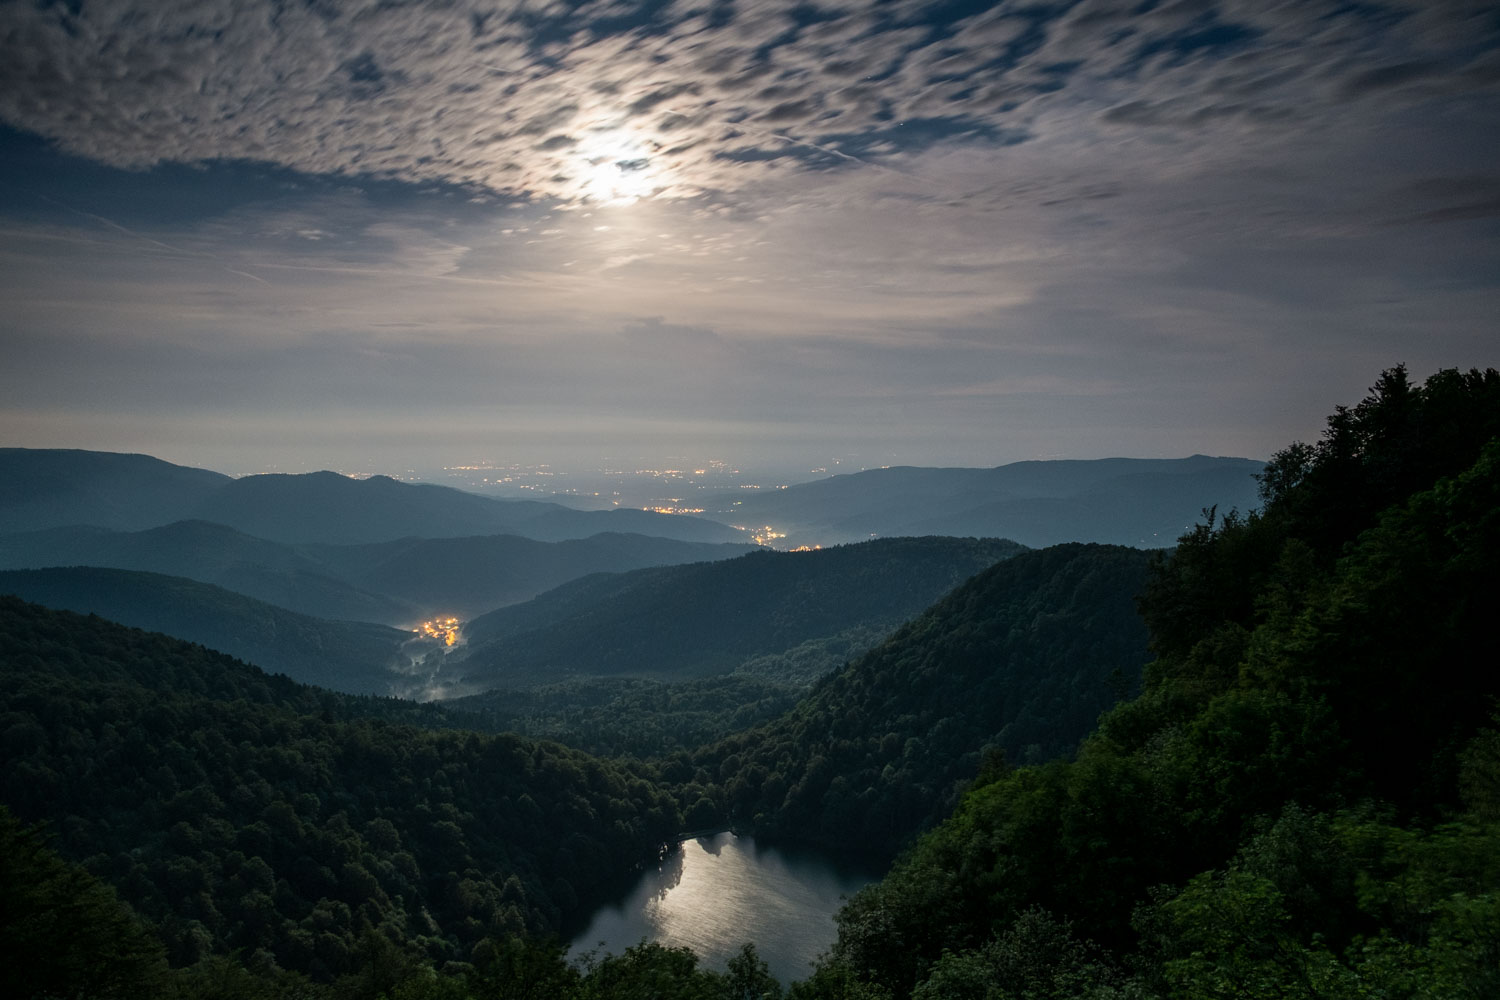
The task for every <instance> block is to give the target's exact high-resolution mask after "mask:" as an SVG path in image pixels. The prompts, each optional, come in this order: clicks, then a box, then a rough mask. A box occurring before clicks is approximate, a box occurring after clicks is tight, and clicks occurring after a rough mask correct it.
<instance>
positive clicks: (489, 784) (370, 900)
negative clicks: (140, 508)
mask: <svg viewBox="0 0 1500 1000" xmlns="http://www.w3.org/2000/svg"><path fill="white" fill-rule="evenodd" d="M364 708H371V709H374V710H375V711H376V712H377V714H380V713H381V712H387V714H392V715H397V716H399V713H398V712H396V711H395V709H387V708H386V703H383V702H379V701H374V700H367V699H354V698H343V697H340V696H336V695H330V694H329V693H327V692H319V691H316V690H313V689H308V688H303V687H301V686H300V685H296V684H294V683H292V682H290V681H288V680H286V679H285V678H278V677H268V676H266V675H265V674H263V673H261V672H260V671H258V670H255V669H254V668H252V667H247V666H245V665H243V664H240V663H238V662H237V661H234V660H230V659H229V658H227V657H224V656H222V655H220V654H216V653H211V652H209V651H207V650H205V649H203V648H202V647H198V646H189V645H187V644H185V643H181V642H178V641H176V640H171V639H168V638H166V637H165V636H160V635H151V634H147V633H142V632H138V631H135V630H132V629H125V628H122V627H119V626H115V625H111V624H109V623H107V622H104V621H102V620H99V619H97V618H81V617H79V616H76V615H71V614H67V613H64V612H49V611H46V610H44V609H41V608H38V607H36V606H34V605H26V604H23V603H21V602H19V601H16V600H14V599H11V598H5V599H0V738H3V739H4V740H5V743H6V754H7V758H6V760H7V764H6V767H5V769H4V771H3V772H0V801H3V802H5V803H7V804H9V805H10V806H11V808H13V809H14V810H15V811H16V812H17V814H18V815H20V816H22V817H23V818H25V819H27V820H39V819H46V820H49V821H50V822H51V823H52V824H53V826H54V828H55V829H56V830H57V831H58V846H59V849H60V850H62V851H63V853H64V854H65V855H66V856H69V857H72V858H75V859H80V860H83V861H84V862H85V863H86V864H87V867H88V868H89V870H90V871H91V872H93V873H95V874H96V875H99V876H102V877H106V878H108V879H109V880H110V881H112V882H113V883H114V884H115V885H116V886H118V887H119V889H120V892H121V894H122V895H123V896H124V897H125V898H126V899H127V900H128V901H129V902H130V903H131V905H132V906H134V907H135V909H136V910H137V911H138V912H139V913H140V914H141V915H142V916H143V917H145V918H146V919H148V920H149V921H151V922H152V923H153V924H155V925H156V927H157V929H158V932H159V934H160V935H161V937H162V939H163V940H164V941H165V943H166V945H167V948H168V953H169V956H170V958H171V960H172V961H173V962H174V964H179V965H190V964H192V963H194V962H197V961H198V960H200V959H202V958H204V957H207V956H209V955H213V954H224V953H228V952H230V951H232V950H240V951H241V952H242V953H243V954H244V955H245V956H246V961H247V962H250V963H251V964H252V965H255V966H256V967H258V968H259V967H264V968H266V969H271V970H274V969H276V968H278V967H279V968H284V969H290V970H297V971H301V972H305V973H307V974H309V975H311V976H312V977H313V978H315V979H318V980H322V981H328V980H331V979H333V978H334V977H336V976H338V975H339V974H342V973H351V972H354V971H356V970H361V971H362V974H366V975H373V974H375V973H376V972H378V971H379V970H380V969H382V968H387V971H386V972H385V973H380V974H381V975H382V976H384V979H383V980H382V981H381V982H377V983H375V984H374V985H373V986H371V987H370V988H368V989H364V990H363V992H364V993H367V994H370V995H372V996H373V994H374V993H378V992H383V991H385V990H386V989H387V988H388V987H389V986H390V984H391V983H394V982H395V981H397V980H398V979H400V978H401V976H402V975H404V973H403V972H402V969H403V968H405V966H404V965H403V963H407V964H409V962H410V960H411V959H412V958H423V957H425V958H427V959H430V960H432V961H434V962H438V963H441V962H444V961H447V960H451V959H458V958H462V957H464V956H465V955H466V954H467V952H468V951H469V950H470V949H471V948H472V947H473V946H474V945H475V944H476V943H477V942H479V941H480V940H481V939H483V938H484V937H486V936H491V935H501V936H508V935H515V934H520V933H526V932H531V933H545V932H547V931H551V930H555V928H556V927H557V926H558V924H559V921H560V920H561V918H562V916H563V914H564V911H565V910H572V909H574V908H575V907H576V906H577V905H578V903H579V900H580V898H587V897H588V896H589V894H590V893H591V892H596V891H599V890H600V888H601V887H602V886H603V885H604V884H605V883H606V882H608V881H611V880H612V879H613V878H614V877H615V876H616V875H617V874H618V872H620V871H622V870H625V869H628V868H629V867H630V866H631V864H633V863H634V862H635V861H636V860H638V859H639V858H641V857H642V856H646V855H648V854H650V853H651V852H653V851H654V850H655V849H656V846H657V845H658V844H660V843H662V842H663V841H666V840H669V839H671V838H672V837H673V835H674V834H675V833H676V832H677V831H678V830H679V829H681V824H682V817H681V815H680V813H679V811H678V809H677V806H676V803H675V801H674V799H673V798H672V797H671V796H670V795H669V794H668V793H667V792H665V791H663V790H661V789H660V788H658V787H656V786H655V785H653V784H652V783H650V781H649V780H648V778H649V777H650V775H649V772H632V771H631V770H629V769H627V768H625V767H623V766H621V765H617V764H611V763H606V762H602V761H599V760H597V759H595V758H592V757H588V756H586V755H584V754H582V753H579V752H576V751H571V750H566V749H564V748H562V747H560V746H557V745H556V744H541V743H533V742H529V741H526V740H523V739H520V738H518V737H515V736H509V735H495V736H485V735H480V734H477V733H473V732H461V731H452V730H449V731H431V730H422V729H416V728H413V727H410V726H406V725H400V724H393V723H391V722H388V721H385V720H383V719H380V718H370V717H367V716H364V715H362V714H360V712H361V710H362V709H364ZM413 711H420V710H417V709H413ZM390 942H396V944H394V945H392V944H390ZM393 948H394V951H392V949H393Z"/></svg>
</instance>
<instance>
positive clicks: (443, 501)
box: [0, 448, 745, 545]
mask: <svg viewBox="0 0 1500 1000" xmlns="http://www.w3.org/2000/svg"><path fill="white" fill-rule="evenodd" d="M190 519H196V520H203V521H211V522H213V523H215V524H222V525H227V526H228V527H231V528H235V529H237V530H239V531H242V532H244V533H245V534H248V535H253V536H255V537H257V538H264V539H268V540H270V541H275V542H284V543H288V544H298V543H304V542H323V543H334V544H346V545H347V544H358V543H364V542H386V541H391V540H393V539H397V538H408V537H416V538H455V537H464V536H474V535H521V536H523V537H526V538H534V539H537V540H540V541H561V540H563V539H568V538H587V537H588V536H590V535H596V534H599V533H600V532H605V531H612V532H633V533H637V534H644V535H651V536H654V537H658V538H672V539H676V540H679V541H689V542H743V541H744V540H745V536H744V534H743V533H741V532H738V531H735V530H734V529H732V528H729V527H726V526H724V525H722V524H718V523H715V522H713V521H709V520H706V519H703V518H696V517H688V516H683V515H676V514H658V513H655V512H653V511H645V510H574V509H573V508H571V507H565V506H563V505H562V504H556V503H548V502H544V501H537V500H500V499H495V498H493V497H482V496H479V495H477V494H474V493H466V492H464V491H463V490H456V489H453V488H452V487H448V486H435V485H430V484H413V483H401V482H397V481H396V480H394V479H391V478H389V477H386V476H372V477H370V478H369V479H351V478H349V477H348V476H341V475H338V474H337V473H333V472H312V473H307V474H305V475H281V474H272V475H261V476H245V477H243V478H241V479H231V478H230V477H228V476H224V475H220V474H219V473H217V472H208V471H205V470H203V469H190V468H186V467H183V466H180V465H172V464H170V463H168V462H163V461H161V460H160V459H156V458H151V457H149V456H146V455H123V454H116V453H114V452H97V451H58V450H47V449H30V448H0V531H4V532H20V531H37V530H41V529H46V528H56V527H65V526H72V525H93V526H95V527H102V528H113V529H115V530H121V531H139V530H142V529H145V528H155V527H160V526H162V525H165V524H171V523H173V522H175V521H182V520H190Z"/></svg>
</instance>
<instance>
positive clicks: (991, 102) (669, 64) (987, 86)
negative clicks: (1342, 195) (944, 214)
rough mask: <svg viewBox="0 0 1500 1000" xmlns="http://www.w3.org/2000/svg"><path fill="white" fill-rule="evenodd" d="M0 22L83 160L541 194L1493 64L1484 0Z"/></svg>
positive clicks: (1467, 75)
mask: <svg viewBox="0 0 1500 1000" xmlns="http://www.w3.org/2000/svg"><path fill="white" fill-rule="evenodd" d="M5 20H6V29H5V32H4V38H3V44H0V95H3V97H0V115H3V117H4V119H5V120H6V121H8V122H10V123H12V124H14V125H16V126H19V127H21V128H24V129H27V130H30V131H34V132H36V133H39V134H41V135H44V136H47V137H49V138H52V139H54V140H56V141H57V143H58V144H59V145H60V146H61V147H62V148H63V149H66V150H68V151H70V152H74V153H78V154H80V155H84V156H88V157H91V158H93V159H97V160H99V161H102V162H104V163H109V164H112V165H115V166H121V167H143V166H149V165H152V164H156V163H160V162H163V161H177V162H197V161H212V160H221V159H247V160H257V161H266V162H270V163H275V164H279V165H282V166H286V167H292V168H296V169H298V170H303V171H308V172H313V173H343V174H375V175H381V176H388V177H395V178H401V179H405V180H412V181H443V182H451V183H463V184H473V185H476V186H478V187H480V188H483V189H487V190H490V191H495V192H505V193H510V194H517V195H524V196H533V197H534V196H541V197H554V198H560V199H577V198H585V199H587V198H595V199H599V198H602V197H608V196H609V192H610V188H611V187H614V186H620V187H624V188H626V189H627V190H628V191H629V192H630V193H631V194H639V193H644V192H646V191H649V190H657V191H660V192H661V193H664V194H666V195H669V196H671V195H677V196H687V195H694V194H699V193H702V192H705V191H732V190H735V189H737V188H739V187H742V186H744V185H745V184H747V183H750V182H753V181H754V180H757V179H761V178H763V177H765V176H767V175H770V174H772V173H774V171H776V170H777V169H778V168H781V167H787V166H793V165H801V166H807V167H836V166H839V165H848V164H858V163H873V164H880V163H888V162H900V161H901V160H902V158H904V157H907V156H910V155H911V154H912V153H913V152H915V151H917V150H920V149H922V148H924V147H929V146H931V145H934V144H938V143H946V144H954V145H956V144H964V143H1002V144H1014V143H1024V142H1027V141H1028V140H1031V139H1034V138H1036V137H1039V136H1045V135H1047V134H1048V133H1049V131H1050V130H1052V129H1057V128H1067V129H1069V130H1073V129H1076V128H1077V126H1078V121H1077V113H1078V112H1082V113H1084V114H1085V115H1086V116H1088V117H1090V118H1091V119H1092V120H1091V121H1090V123H1089V126H1090V127H1091V128H1093V129H1097V130H1099V131H1100V132H1104V131H1107V130H1110V129H1160V130H1175V131H1184V130H1202V129H1203V128H1204V127H1205V126H1213V125H1217V126H1219V127H1220V130H1221V131H1222V132H1224V133H1226V134H1228V135H1231V136H1232V135H1235V134H1243V133H1245V132H1250V131H1254V132H1261V131H1266V130H1269V131H1272V132H1277V131H1282V130H1293V131H1304V132H1305V131H1306V130H1308V129H1312V128H1317V127H1319V126H1321V125H1324V124H1326V123H1328V122H1329V121H1330V120H1334V119H1341V118H1342V117H1344V116H1346V115H1350V114H1352V115H1355V116H1360V117H1372V116H1373V117H1384V116H1389V115H1393V114H1398V113H1399V112H1400V111H1401V110H1402V109H1403V108H1409V107H1417V106H1420V105H1422V104H1423V103H1425V102H1428V101H1430V100H1432V99H1433V98H1441V97H1445V96H1453V95H1467V96H1468V97H1469V98H1470V99H1472V100H1475V101H1482V100H1485V99H1486V98H1487V97H1489V98H1492V97H1493V93H1494V87H1495V84H1496V81H1497V77H1500V59H1497V56H1496V50H1495V38H1496V28H1497V26H1496V14H1495V12H1494V8H1493V5H1490V4H1486V3H1482V2H1480V3H1467V2H1444V0H1414V2H1410V3H1387V4H1380V5H1351V4H1346V3H1337V2H1328V0H1324V2H1317V0H1314V2H1305V3H1297V2H1289V3H1248V4H1242V3H1236V4H1223V5H1220V4H1214V3H1208V2H1173V3H1160V4H1151V3H1140V2H1130V3H1117V2H1116V3H1111V2H1084V3H1078V4H1068V3H1061V4H1051V5H1046V4H1012V3H1002V4H995V5H986V4H963V3H959V4H934V3H924V2H910V0H895V2H890V3H878V2H877V3H865V4H852V5H851V4H843V5H840V4H828V5H814V4H806V3H800V2H799V3H789V2H778V0H745V2H740V3H704V4H695V3H692V2H679V3H650V2H646V3H630V2H622V0H597V2H583V3H576V4H575V3H562V2H555V3H529V2H520V3H509V4H507V3H499V4H496V3H463V2H457V3H410V4H400V3H397V4H392V3H385V2H366V3H359V2H351V3H332V2H313V3H270V2H254V0H248V2H247V0H233V2H231V0H220V2H212V0H210V2H201V3H151V4H129V3H82V4H77V5H72V4H69V5H64V4H35V5H32V4H27V5H10V6H8V7H7V8H6V10H5ZM601 166H603V167H605V168H606V169H605V170H604V171H602V174H603V176H604V178H605V180H602V181H601V179H600V177H601V171H600V170H599V169H598V168H599V167H601ZM611 173H613V174H615V175H618V176H619V179H620V180H622V181H623V184H619V185H612V184H611V183H609V181H610V180H611V179H612V178H611V177H610V175H611ZM632 174H635V175H639V176H636V177H631V176H629V175H632Z"/></svg>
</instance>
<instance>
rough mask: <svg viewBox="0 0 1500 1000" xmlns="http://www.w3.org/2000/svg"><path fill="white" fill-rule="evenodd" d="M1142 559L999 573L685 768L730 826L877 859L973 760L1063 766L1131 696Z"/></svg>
mask: <svg viewBox="0 0 1500 1000" xmlns="http://www.w3.org/2000/svg"><path fill="white" fill-rule="evenodd" d="M1147 558H1148V557H1147V556H1146V555H1145V554H1144V553H1142V552H1140V551H1138V550H1135V549H1124V548H1117V547H1111V546H1099V545H1060V546H1055V547H1053V548H1050V549H1042V550H1039V551H1035V552H1025V553H1022V554H1020V555H1017V556H1014V557H1013V558H1011V559H1007V560H1005V561H1003V562H1001V563H998V564H997V565H995V566H993V567H992V568H990V569H988V570H986V571H985V572H984V573H981V574H979V575H978V576H976V577H975V578H974V579H972V580H970V581H968V582H967V583H965V584H964V585H963V586H961V587H959V588H957V589H955V590H954V591H953V592H952V593H951V594H949V595H948V596H947V597H945V598H944V599H943V600H942V601H940V602H939V603H938V604H936V605H935V606H933V607H932V608H931V609H930V610H929V611H927V612H926V613H925V614H923V615H921V616H920V617H918V618H917V619H915V620H913V621H912V622H910V623H909V624H907V625H905V626H903V627H902V628H901V629H900V630H898V631H897V632H896V633H895V634H894V635H893V636H892V637H891V638H890V639H889V640H888V641H887V642H886V643H884V644H883V645H881V646H880V647H878V648H876V649H874V650H872V651H871V652H869V653H867V654H866V655H865V656H863V657H861V658H860V659H859V660H857V661H855V662H854V663H851V664H849V665H848V666H847V667H845V668H844V669H843V670H841V671H839V672H837V673H835V674H832V675H830V676H828V677H826V678H825V679H824V680H823V681H821V682H820V683H819V684H818V685H817V686H816V687H815V688H814V690H813V692H812V694H811V695H810V696H809V697H808V698H807V699H806V700H805V701H803V702H802V703H801V704H799V705H798V706H797V708H796V709H795V710H794V711H793V712H791V713H789V714H788V715H786V716H784V717H782V718H780V719H777V720H775V721H773V722H771V723H769V724H768V725H765V726H762V727H760V728H759V729H755V730H752V731H750V732H747V733H743V734H740V735H736V736H733V737H731V738H729V739H726V740H723V741H722V742H720V743H718V744H716V745H713V746H710V747H706V748H705V749H703V750H702V751H700V752H699V753H697V754H696V755H695V756H694V760H695V763H696V764H697V765H698V766H699V767H700V768H702V769H704V770H705V771H706V772H707V775H708V776H709V777H711V778H714V779H717V781H718V782H719V786H720V789H721V792H720V794H721V795H722V800H723V802H724V805H725V808H726V810H727V811H728V813H729V815H730V816H731V817H732V818H733V819H734V820H735V821H736V822H738V823H741V824H744V825H746V826H753V827H754V828H755V829H756V830H757V831H759V832H762V833H770V834H773V835H780V836H784V837H791V838H797V839H802V840H812V841H818V842H821V843H824V844H827V845H830V846H833V847H835V848H839V849H844V850H848V849H850V848H851V846H854V845H858V846H859V847H860V848H862V849H864V850H866V851H869V852H871V853H876V854H884V855H885V856H887V857H889V856H890V855H891V854H893V853H894V851H895V850H896V849H897V848H898V847H899V846H900V845H901V844H903V843H904V842H905V841H906V840H907V839H908V838H909V837H910V836H911V834H912V833H914V832H915V831H916V830H918V829H920V828H921V827H922V826H923V825H925V824H927V823H930V822H931V821H933V820H934V819H936V818H937V817H939V816H941V815H943V814H944V813H946V812H948V811H949V810H951V809H952V808H953V805H954V803H955V801H956V800H957V797H958V794H959V792H960V790H961V788H962V786H963V785H964V784H965V783H966V782H968V781H970V780H971V779H973V778H974V777H975V775H976V774H977V773H978V772H979V765H980V761H981V758H982V757H984V755H985V752H986V751H989V752H990V754H991V755H993V754H995V753H996V752H1002V751H1003V753H1004V754H1005V756H1006V757H1008V758H1010V759H1012V760H1023V761H1024V760H1046V759H1048V758H1051V757H1056V756H1058V755H1060V754H1065V753H1068V752H1069V751H1071V750H1072V748H1073V747H1074V746H1075V745H1076V743H1077V741H1078V740H1079V739H1080V738H1082V737H1083V736H1084V734H1086V733H1087V732H1088V731H1089V729H1090V728H1091V727H1092V726H1093V725H1094V722H1095V720H1096V719H1097V718H1098V716H1099V713H1100V712H1101V711H1103V710H1104V709H1105V708H1107V707H1108V706H1109V705H1110V704H1111V703H1112V702H1113V701H1114V700H1116V699H1117V698H1119V697H1120V696H1121V695H1122V694H1124V693H1125V692H1126V690H1128V689H1129V688H1131V687H1133V686H1134V684H1135V680H1136V678H1138V677H1139V671H1140V664H1141V661H1142V660H1143V659H1144V658H1145V655H1146V652H1145V646H1146V637H1145V632H1144V630H1143V629H1142V628H1141V625H1140V623H1139V620H1138V619H1137V616H1136V612H1135V606H1134V597H1135V594H1136V592H1137V590H1138V589H1139V587H1140V586H1141V583H1142V581H1143V579H1144V577H1145V571H1146V563H1147Z"/></svg>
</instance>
